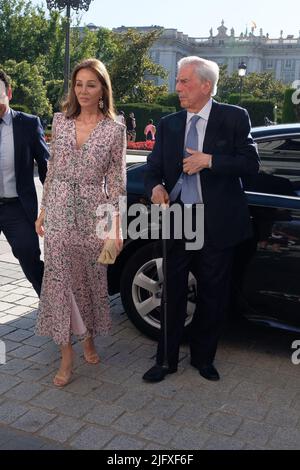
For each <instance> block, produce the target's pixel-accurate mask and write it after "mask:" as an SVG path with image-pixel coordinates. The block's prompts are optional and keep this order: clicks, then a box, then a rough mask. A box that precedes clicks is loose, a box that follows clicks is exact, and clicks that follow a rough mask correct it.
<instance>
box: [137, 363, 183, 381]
mask: <svg viewBox="0 0 300 470" xmlns="http://www.w3.org/2000/svg"><path fill="white" fill-rule="evenodd" d="M174 372H177V368H176V367H168V368H166V367H163V366H160V365H158V364H156V365H155V366H153V367H151V369H149V370H148V371H147V372H146V373H145V374H144V375H143V380H145V381H146V382H161V381H162V380H164V378H165V376H166V375H167V374H174Z"/></svg>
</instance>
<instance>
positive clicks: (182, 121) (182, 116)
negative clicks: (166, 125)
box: [172, 111, 187, 164]
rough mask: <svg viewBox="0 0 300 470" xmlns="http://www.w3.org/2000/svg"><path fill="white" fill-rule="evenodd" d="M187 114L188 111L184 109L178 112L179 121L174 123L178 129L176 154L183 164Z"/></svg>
mask: <svg viewBox="0 0 300 470" xmlns="http://www.w3.org/2000/svg"><path fill="white" fill-rule="evenodd" d="M186 116H187V112H186V111H182V112H180V113H178V114H177V116H176V118H177V122H176V124H175V125H174V123H172V125H174V128H175V130H176V139H177V142H176V144H177V149H178V152H177V153H176V156H177V158H178V162H179V163H181V164H182V160H183V156H184V138H185V126H186Z"/></svg>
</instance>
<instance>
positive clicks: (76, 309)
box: [36, 113, 126, 345]
mask: <svg viewBox="0 0 300 470" xmlns="http://www.w3.org/2000/svg"><path fill="white" fill-rule="evenodd" d="M125 194H126V133H125V126H123V125H122V124H120V123H117V122H115V121H113V120H112V119H110V118H104V120H102V121H100V122H99V123H98V124H97V125H96V127H95V128H94V130H93V131H92V132H91V134H90V136H89V137H88V139H87V141H86V142H85V143H84V144H83V145H82V147H81V148H79V149H78V148H77V143H76V129H75V120H74V119H72V118H70V119H68V118H66V117H65V116H64V115H63V114H61V113H57V114H55V116H54V121H53V135H52V144H51V158H50V160H49V166H48V173H47V178H46V182H45V185H44V192H43V199H42V207H44V208H45V241H44V256H45V271H44V278H43V284H42V292H41V298H40V304H39V310H38V318H37V325H36V333H37V334H38V335H43V336H51V337H52V338H53V340H54V341H55V342H56V343H57V344H59V345H66V344H67V343H68V342H69V341H70V338H71V334H72V333H73V334H77V335H79V336H82V337H84V335H85V334H87V335H88V336H95V335H96V334H107V333H108V332H109V329H110V313H109V300H108V293H107V276H106V269H107V268H106V266H104V265H101V264H99V263H97V259H98V257H99V254H100V252H101V250H102V248H103V244H104V240H103V239H100V238H99V224H103V223H104V218H101V217H100V216H99V215H97V209H98V214H99V206H100V207H101V205H102V204H112V205H113V207H114V209H115V210H116V211H118V210H119V197H121V196H125ZM100 212H101V211H100ZM100 228H101V227H100ZM100 231H101V230H100ZM97 233H98V235H97Z"/></svg>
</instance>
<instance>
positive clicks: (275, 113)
mask: <svg viewBox="0 0 300 470" xmlns="http://www.w3.org/2000/svg"><path fill="white" fill-rule="evenodd" d="M277 110H278V106H277V104H275V106H274V123H275V124H277Z"/></svg>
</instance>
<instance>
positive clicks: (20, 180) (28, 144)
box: [12, 110, 49, 223]
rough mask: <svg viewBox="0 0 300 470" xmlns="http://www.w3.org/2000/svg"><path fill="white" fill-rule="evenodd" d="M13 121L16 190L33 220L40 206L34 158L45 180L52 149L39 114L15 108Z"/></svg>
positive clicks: (42, 178)
mask: <svg viewBox="0 0 300 470" xmlns="http://www.w3.org/2000/svg"><path fill="white" fill-rule="evenodd" d="M12 122H13V135H14V146H15V174H16V186H17V193H18V196H19V199H20V202H21V204H22V206H23V208H24V210H25V212H26V214H27V216H28V218H29V220H30V221H31V222H32V223H34V222H35V220H36V218H37V208H38V203H37V194H36V190H35V186H34V160H35V161H36V163H37V167H38V173H39V178H40V180H41V182H42V183H44V181H45V178H46V173H47V160H48V158H49V152H48V148H47V144H46V142H45V139H44V131H43V128H42V126H41V122H40V120H39V118H38V117H37V116H31V115H30V114H25V113H21V112H19V111H14V110H12Z"/></svg>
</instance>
